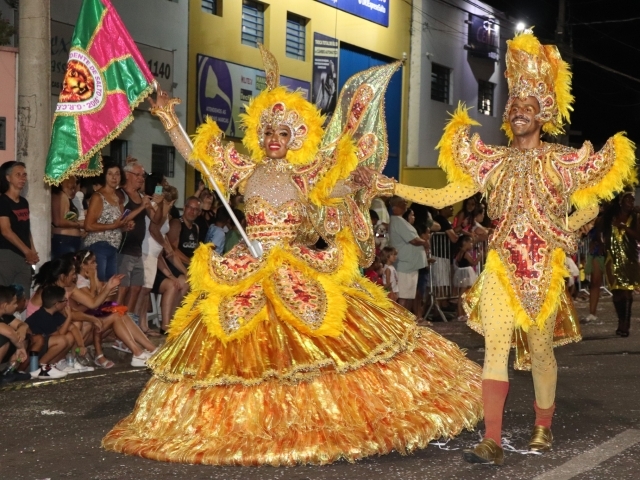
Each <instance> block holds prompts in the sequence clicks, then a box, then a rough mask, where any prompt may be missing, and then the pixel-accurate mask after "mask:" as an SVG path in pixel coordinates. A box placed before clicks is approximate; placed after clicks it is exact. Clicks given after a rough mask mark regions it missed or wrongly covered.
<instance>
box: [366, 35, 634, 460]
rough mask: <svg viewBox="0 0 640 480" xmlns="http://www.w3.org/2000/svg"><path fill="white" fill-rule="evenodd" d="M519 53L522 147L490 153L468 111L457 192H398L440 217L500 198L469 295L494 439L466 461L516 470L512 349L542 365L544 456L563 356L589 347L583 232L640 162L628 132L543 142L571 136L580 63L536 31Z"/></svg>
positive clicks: (446, 152) (514, 57)
mask: <svg viewBox="0 0 640 480" xmlns="http://www.w3.org/2000/svg"><path fill="white" fill-rule="evenodd" d="M507 45H508V48H507V54H506V63H507V71H506V77H507V81H508V85H509V99H508V102H507V105H506V108H505V112H504V115H503V120H504V123H503V129H504V130H505V132H506V134H507V136H508V137H509V140H510V141H511V145H510V146H509V147H499V146H490V145H485V144H484V143H483V142H482V140H481V139H480V137H479V136H478V135H477V134H475V135H473V136H470V135H469V127H470V126H471V125H478V123H477V122H475V121H473V120H472V119H471V118H470V117H469V115H468V113H467V111H466V109H464V108H463V107H459V108H458V109H457V110H456V112H455V113H454V115H453V118H452V119H451V121H450V122H449V124H448V125H447V126H446V128H445V133H444V136H443V137H442V139H441V141H440V143H439V144H438V148H439V149H440V157H439V165H440V166H441V168H443V170H444V171H445V172H446V173H447V175H448V178H449V181H450V183H449V184H448V185H447V186H446V187H444V188H442V189H439V190H434V189H429V188H418V187H410V186H406V185H401V184H397V185H396V187H395V194H396V195H399V196H401V197H404V198H406V199H408V200H412V201H414V202H418V203H422V204H426V205H430V206H434V207H436V208H443V207H444V206H446V205H451V204H452V203H455V202H459V201H461V200H463V199H465V198H467V197H470V196H471V195H473V194H475V193H476V192H482V193H483V194H486V195H487V197H488V201H489V209H488V214H489V216H490V217H491V218H492V219H494V220H495V221H496V223H497V227H496V230H495V232H494V234H493V236H492V238H491V240H490V243H489V249H490V251H489V254H488V257H487V262H486V266H485V270H484V272H483V273H482V275H481V276H480V277H479V279H478V281H477V282H476V284H475V285H474V287H472V289H471V290H470V291H469V293H468V294H467V295H466V298H465V310H466V311H467V313H468V314H469V325H470V326H471V327H472V328H474V329H475V330H477V331H479V332H480V333H483V334H484V336H485V357H484V367H483V374H482V379H483V380H482V390H483V391H482V396H483V404H484V412H485V427H486V432H485V435H484V439H483V440H482V442H481V443H480V444H478V445H477V446H476V447H475V448H474V449H472V450H466V451H465V452H464V458H465V460H467V461H469V462H472V463H486V464H496V465H500V464H502V463H503V461H504V453H503V450H502V448H501V431H502V417H503V409H504V402H505V399H506V397H507V393H508V389H509V383H508V375H507V361H508V357H509V350H510V347H511V345H512V344H515V346H516V350H517V351H516V368H520V369H528V368H531V369H532V374H533V383H534V387H535V402H534V410H535V414H536V420H535V424H534V429H533V433H532V436H531V440H530V443H529V448H530V449H531V450H535V451H539V452H542V451H547V450H549V449H550V448H551V446H552V441H553V436H552V434H551V420H552V416H553V412H554V409H555V391H556V381H557V365H556V360H555V357H554V354H553V347H554V345H561V344H564V343H568V342H571V341H578V340H580V338H581V337H580V331H579V327H578V324H577V322H576V319H575V313H574V311H573V309H572V305H571V301H570V300H569V299H568V298H567V297H566V295H565V289H564V277H565V276H566V275H568V274H567V272H566V270H565V267H564V259H565V252H567V253H572V252H575V251H576V250H577V235H576V231H577V230H578V229H579V228H580V227H581V226H582V225H584V224H585V223H586V222H588V221H590V220H591V219H592V218H594V217H595V216H596V214H597V213H598V199H609V198H611V197H612V196H613V195H614V193H615V192H616V191H618V190H620V189H622V188H623V185H624V184H625V183H628V182H630V181H632V180H633V178H634V173H633V171H634V161H635V157H634V145H633V143H632V142H631V141H629V140H628V139H627V138H626V137H624V135H623V134H621V133H619V134H616V135H615V136H613V137H612V138H610V139H609V140H608V141H607V142H606V144H605V145H604V147H603V148H602V150H600V151H599V152H597V153H595V152H594V150H593V147H592V145H591V143H589V142H586V143H585V144H584V145H583V146H582V148H580V149H578V150H576V149H573V148H569V147H565V146H562V145H559V144H555V143H547V142H544V141H542V138H541V135H542V134H543V133H547V134H550V135H555V134H558V133H561V132H562V125H563V123H564V122H565V121H567V120H568V119H569V111H570V110H571V103H572V101H573V97H572V95H571V93H570V79H571V74H570V72H569V69H568V65H567V64H566V63H565V62H563V61H562V59H561V57H560V54H559V52H558V50H557V48H556V47H555V46H550V45H541V44H540V42H539V41H538V39H537V38H536V37H535V36H534V35H533V33H532V32H530V31H527V32H524V33H522V34H520V35H518V36H516V37H515V38H514V39H513V40H511V41H508V42H507ZM376 179H377V181H380V177H379V176H378V175H376ZM360 180H361V181H363V182H364V181H365V179H363V178H361V179H360ZM572 206H573V207H575V211H574V213H572V214H571V215H569V212H570V209H571V208H572Z"/></svg>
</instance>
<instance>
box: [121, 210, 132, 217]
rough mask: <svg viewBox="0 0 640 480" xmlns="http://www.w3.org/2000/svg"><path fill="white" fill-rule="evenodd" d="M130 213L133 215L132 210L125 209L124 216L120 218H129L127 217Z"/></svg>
mask: <svg viewBox="0 0 640 480" xmlns="http://www.w3.org/2000/svg"><path fill="white" fill-rule="evenodd" d="M130 213H131V210H129V209H128V208H127V209H125V211H124V212H122V216H121V217H120V218H127V215H129V214H130Z"/></svg>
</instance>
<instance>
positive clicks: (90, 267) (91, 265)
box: [82, 255, 98, 273]
mask: <svg viewBox="0 0 640 480" xmlns="http://www.w3.org/2000/svg"><path fill="white" fill-rule="evenodd" d="M96 268H98V262H97V261H96V257H94V256H93V255H92V256H90V257H89V258H87V259H86V260H85V261H84V262H83V263H82V269H83V270H84V271H85V272H87V273H93V272H95V271H96Z"/></svg>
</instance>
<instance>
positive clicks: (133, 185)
mask: <svg viewBox="0 0 640 480" xmlns="http://www.w3.org/2000/svg"><path fill="white" fill-rule="evenodd" d="M124 171H125V174H126V177H127V181H126V184H125V186H124V193H125V194H126V196H127V197H126V199H125V206H124V208H125V211H126V210H129V211H130V212H131V213H130V214H129V216H128V217H127V218H129V219H130V220H131V221H132V222H133V228H132V229H131V230H129V231H128V232H127V233H126V236H125V237H124V242H123V244H122V248H121V249H120V253H119V254H118V273H119V274H121V275H124V278H123V279H122V282H121V283H120V290H119V292H118V303H119V304H120V305H125V301H126V305H127V307H128V309H129V312H130V315H132V316H133V312H134V311H135V306H136V302H137V301H138V295H140V290H142V286H143V285H144V264H143V261H142V241H143V240H144V237H145V235H146V233H147V230H148V229H147V225H146V221H145V219H146V217H147V216H148V217H149V219H150V220H151V222H152V223H156V224H157V223H159V222H160V221H161V220H162V208H161V207H160V206H159V205H158V203H159V202H162V195H158V196H157V197H158V198H156V196H155V195H154V197H153V200H152V199H150V198H149V197H147V196H146V195H144V177H145V171H144V168H143V167H142V165H140V164H139V163H138V162H137V161H132V162H129V163H127V165H126V166H125V167H124ZM127 293H128V294H129V296H128V297H127ZM134 319H135V316H134Z"/></svg>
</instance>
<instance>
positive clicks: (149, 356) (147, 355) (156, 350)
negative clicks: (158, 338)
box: [140, 347, 160, 359]
mask: <svg viewBox="0 0 640 480" xmlns="http://www.w3.org/2000/svg"><path fill="white" fill-rule="evenodd" d="M158 350H160V348H159V347H156V349H155V350H154V351H153V352H150V351H149V350H145V351H144V352H142V354H141V355H140V357H145V358H147V359H149V358H151V357H153V356H154V355H155V354H156V353H157V352H158Z"/></svg>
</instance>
